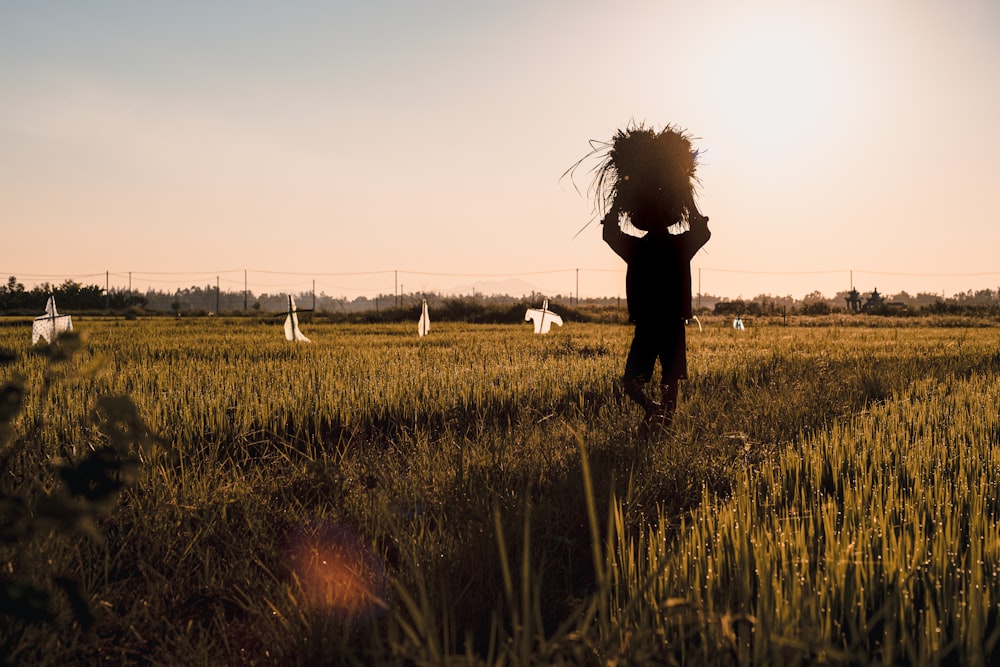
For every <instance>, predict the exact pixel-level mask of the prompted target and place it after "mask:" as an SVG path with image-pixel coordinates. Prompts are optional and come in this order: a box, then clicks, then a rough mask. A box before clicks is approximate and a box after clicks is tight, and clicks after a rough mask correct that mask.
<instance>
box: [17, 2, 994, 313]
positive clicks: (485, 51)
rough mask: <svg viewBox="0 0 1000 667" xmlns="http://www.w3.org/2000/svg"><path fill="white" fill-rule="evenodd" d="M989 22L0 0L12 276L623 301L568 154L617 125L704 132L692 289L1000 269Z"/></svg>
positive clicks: (898, 8)
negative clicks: (506, 286)
mask: <svg viewBox="0 0 1000 667" xmlns="http://www.w3.org/2000/svg"><path fill="white" fill-rule="evenodd" d="M998 35H1000V3H998V2H996V1H995V0H958V1H955V0H936V1H931V0H839V1H838V2H825V3H819V2H793V1H787V2H783V1H774V0H758V1H756V2H743V1H736V0H715V1H713V0H706V1H704V2H694V1H693V0H692V1H689V2H673V1H661V2H652V1H649V2H638V1H635V0H616V1H615V2H607V1H595V0H582V1H576V2H569V1H561V2H554V1H546V0H530V1H529V0H504V1H503V2H491V3H486V2H468V1H466V0H419V1H417V0H413V1H412V2H405V1H402V0H396V1H392V2H384V1H383V2H380V1H377V0H363V1H362V0H358V1H353V0H351V1H348V0H339V1H337V0H330V1H324V2H320V1H317V2H303V1H299V0H295V1H291V2H280V3H279V2H253V1H249V0H240V1H236V0H232V1H211V0H204V1H198V2H194V1H176V2H124V1H121V2H101V1H89V2H78V1H76V0H66V1H64V2H47V1H45V0H23V1H19V0H0V224H2V239H0V273H2V274H3V277H4V278H6V276H8V275H11V274H14V275H17V276H18V277H19V278H21V279H22V281H23V282H25V283H26V284H31V283H34V282H38V281H41V280H47V281H49V282H61V281H62V280H63V279H65V278H73V279H75V280H78V281H81V282H84V283H86V284H95V283H96V284H102V285H103V283H104V272H105V271H110V272H111V284H112V286H126V285H127V282H128V274H129V272H132V273H133V280H134V286H135V287H138V288H144V287H145V286H147V285H152V286H154V287H158V288H161V289H172V288H173V287H174V286H176V285H178V284H179V285H180V286H188V285H192V284H197V285H206V284H213V285H214V284H215V277H216V276H217V275H221V282H222V286H223V289H242V285H243V271H244V270H245V269H246V270H248V272H249V276H250V278H249V280H250V283H251V284H250V288H251V290H253V291H255V292H258V293H259V292H271V293H277V292H282V291H293V290H299V289H308V288H309V287H310V286H311V282H312V280H315V281H316V289H317V291H323V292H326V293H327V294H329V295H332V296H339V295H345V296H348V297H353V296H357V295H358V294H375V293H377V292H385V293H391V292H392V291H393V290H394V289H395V283H396V281H398V282H400V283H402V284H403V289H404V290H405V291H407V292H410V291H414V290H442V289H450V288H452V287H454V286H459V285H462V286H464V285H479V286H485V285H488V284H490V283H495V282H499V281H502V280H505V279H509V278H516V279H519V280H524V281H526V282H529V283H531V284H533V285H537V286H539V287H540V288H542V289H543V290H546V291H551V292H552V293H555V292H562V293H569V292H575V291H576V278H577V273H576V271H575V270H576V269H580V271H579V280H580V284H579V290H580V293H581V295H582V296H584V297H586V296H595V295H610V296H614V295H616V294H620V293H623V291H624V270H623V269H624V267H623V265H622V264H621V262H620V260H619V259H618V258H617V257H616V256H615V255H614V253H612V252H611V250H610V249H608V248H607V247H606V246H605V245H604V244H603V243H602V242H601V239H600V228H599V225H598V224H596V222H595V223H593V224H591V225H590V227H588V228H587V229H585V230H584V231H583V232H582V233H580V234H579V236H577V237H576V238H574V234H576V233H577V231H578V230H580V228H581V227H583V226H584V225H585V224H587V223H588V221H590V220H591V219H592V217H593V202H592V201H591V200H590V199H589V198H588V197H587V193H588V188H589V186H590V178H591V172H590V169H591V167H592V166H593V162H588V163H585V164H584V165H583V166H581V168H580V169H579V170H578V171H577V175H576V179H575V183H576V188H579V192H578V191H577V190H576V189H575V188H574V183H573V182H571V181H570V180H569V179H561V178H560V177H561V175H562V174H563V172H564V171H566V169H567V168H569V167H570V166H571V165H572V164H573V163H575V162H576V161H577V160H579V159H580V158H581V157H583V156H584V155H585V154H586V153H588V151H589V150H590V146H589V143H588V142H589V141H590V140H607V139H610V138H611V136H612V135H613V133H614V131H615V130H616V129H617V128H619V127H621V126H623V125H625V124H627V123H628V122H629V121H630V120H635V121H640V122H644V123H646V124H647V125H651V126H654V127H655V128H657V129H659V128H660V127H662V126H663V125H664V124H666V123H673V124H677V125H680V126H682V127H684V128H687V129H688V130H689V131H690V133H691V134H692V135H693V136H695V137H699V138H700V139H699V140H698V141H697V142H696V144H697V145H698V146H699V147H700V148H701V149H702V150H703V151H704V156H703V165H702V167H701V169H700V176H701V179H702V190H701V195H700V204H701V208H702V210H703V211H704V212H705V213H706V214H707V215H709V216H710V217H711V223H710V226H711V228H712V230H713V237H712V240H711V241H710V242H709V244H708V245H707V246H706V247H705V249H704V250H703V251H702V253H701V254H699V255H698V256H697V257H696V259H695V262H694V271H695V289H696V290H697V289H698V287H697V284H698V279H699V276H698V274H699V273H700V276H701V282H702V291H704V292H706V293H710V294H720V295H725V296H730V297H736V296H741V295H742V296H744V297H752V296H755V295H757V294H760V293H772V294H776V295H786V294H791V295H793V296H797V297H798V296H802V295H804V294H806V293H808V292H811V291H813V290H820V291H822V292H824V293H826V294H827V295H831V296H832V295H833V294H834V293H835V292H836V291H838V290H843V289H847V288H848V287H849V281H850V274H849V273H848V272H849V271H851V270H853V271H854V282H855V284H856V285H857V287H858V289H859V290H861V291H863V292H866V291H869V290H870V289H871V288H872V287H878V288H879V290H880V291H882V292H889V293H895V292H898V291H899V290H904V289H905V290H907V291H909V292H910V293H916V292H918V291H933V292H941V291H945V292H946V293H948V294H952V293H954V292H955V291H963V290H966V289H969V288H983V287H991V288H994V289H996V288H997V286H998V285H1000V261H998V249H1000V196H998V188H997V186H996V184H995V181H996V178H997V176H998V175H1000V39H998ZM699 269H701V271H700V272H699ZM394 271H398V272H399V273H398V274H394V273H393V272H394ZM265 272H268V273H265Z"/></svg>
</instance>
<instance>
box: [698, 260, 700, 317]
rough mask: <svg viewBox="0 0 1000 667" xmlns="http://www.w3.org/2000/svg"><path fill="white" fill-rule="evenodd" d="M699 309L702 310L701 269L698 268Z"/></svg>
mask: <svg viewBox="0 0 1000 667" xmlns="http://www.w3.org/2000/svg"><path fill="white" fill-rule="evenodd" d="M698 307H699V308H701V267H700V266H699V267H698Z"/></svg>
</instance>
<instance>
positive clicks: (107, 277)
mask: <svg viewBox="0 0 1000 667" xmlns="http://www.w3.org/2000/svg"><path fill="white" fill-rule="evenodd" d="M110 308H111V272H110V271H105V272H104V310H108V309H110Z"/></svg>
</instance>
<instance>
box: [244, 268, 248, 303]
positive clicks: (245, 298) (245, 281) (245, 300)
mask: <svg viewBox="0 0 1000 667" xmlns="http://www.w3.org/2000/svg"><path fill="white" fill-rule="evenodd" d="M246 309H247V270H246V269H243V310H246Z"/></svg>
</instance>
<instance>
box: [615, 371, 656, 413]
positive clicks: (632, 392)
mask: <svg viewBox="0 0 1000 667" xmlns="http://www.w3.org/2000/svg"><path fill="white" fill-rule="evenodd" d="M644 384H645V383H643V382H640V381H639V380H635V379H632V378H627V379H625V380H623V381H622V386H623V387H624V389H625V393H626V394H628V397H629V398H631V399H632V400H633V401H635V402H636V403H638V404H639V406H640V407H641V408H642V410H643V412H645V419H646V421H647V422H648V421H649V420H650V419H651V418H652V416H653V415H654V414H656V413H657V411H658V410H659V409H660V407H661V406H660V404H659V403H657V402H656V401H654V400H653V399H651V398H650V397H649V394H647V393H646V388H645V386H644Z"/></svg>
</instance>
